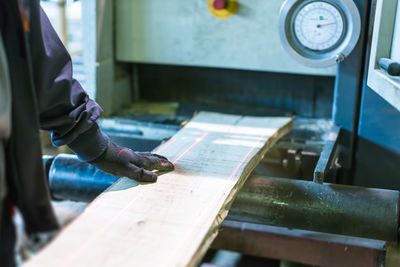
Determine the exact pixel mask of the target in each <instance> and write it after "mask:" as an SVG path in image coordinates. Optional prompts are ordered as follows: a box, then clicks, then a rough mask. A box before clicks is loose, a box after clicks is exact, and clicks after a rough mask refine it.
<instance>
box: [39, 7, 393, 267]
mask: <svg viewBox="0 0 400 267" xmlns="http://www.w3.org/2000/svg"><path fill="white" fill-rule="evenodd" d="M398 2H399V3H398ZM82 4H83V11H84V14H85V15H84V17H85V19H87V20H88V23H85V29H84V32H86V33H87V34H85V37H86V39H85V42H87V45H85V47H87V48H92V49H86V50H85V57H84V61H85V65H86V67H85V69H87V70H88V78H87V84H86V87H87V88H96V90H93V91H92V92H91V94H92V96H93V97H94V98H95V99H96V100H97V101H98V102H99V103H100V104H101V105H102V106H103V107H104V109H105V111H106V113H107V114H109V115H110V117H109V118H105V119H103V120H102V121H101V122H100V126H101V128H102V129H103V131H105V132H106V133H108V134H109V135H110V137H111V139H112V140H114V141H115V142H117V143H119V144H121V145H124V146H127V147H130V148H132V149H134V150H139V151H146V150H152V149H154V148H155V147H156V146H158V145H159V144H160V143H161V142H162V141H163V140H164V139H167V138H170V137H171V136H172V135H173V134H174V133H175V132H176V131H178V129H179V126H180V125H181V124H182V123H184V121H186V120H187V119H190V117H191V116H192V115H193V114H194V112H196V111H199V110H208V111H218V112H223V113H234V114H245V115H256V116H257V115H268V116H273V115H295V116H296V120H295V127H294V129H293V131H292V132H291V133H289V134H288V135H287V136H285V137H284V138H283V139H282V140H280V141H279V142H278V144H277V145H275V147H274V149H272V151H271V152H269V153H268V154H267V155H266V156H265V159H264V160H263V162H262V163H261V164H260V165H259V166H258V167H257V168H256V170H255V171H254V172H253V174H252V175H251V177H250V178H249V180H248V182H247V183H246V185H245V186H244V188H243V190H242V191H241V192H240V193H239V195H238V197H237V199H236V201H235V203H234V204H233V206H232V209H231V210H230V213H229V215H228V219H227V220H226V221H225V222H224V223H223V226H222V228H223V231H221V232H220V234H219V236H218V237H217V239H216V241H215V242H214V244H213V248H215V249H228V250H232V251H237V252H241V253H243V254H246V255H253V256H258V257H265V258H272V259H277V260H287V261H292V262H300V263H303V264H310V265H318V266H383V265H385V266H400V256H399V251H398V242H399V236H398V230H399V215H400V214H399V210H400V207H399V191H398V190H399V189H400V171H399V166H400V112H399V110H400V105H399V103H400V97H399V96H400V93H399V92H400V78H399V77H395V76H391V75H389V74H388V73H387V72H385V71H384V70H382V69H380V67H379V65H378V61H379V59H380V58H391V59H392V60H394V61H396V60H397V61H399V60H400V58H399V55H400V54H399V51H400V40H399V38H397V37H398V36H400V19H399V18H400V1H398V0H390V1H389V0H368V1H365V0H354V1H353V0H321V1H317V0H286V1H283V0H276V1H265V0H253V1H242V0H196V1H179V0H170V1H163V0H148V1H141V0H118V1H115V3H114V1H111V0H100V1H84V2H83V3H82ZM396 15H397V16H396ZM124 106H126V107H128V108H123V107H124ZM111 115H112V116H111ZM44 163H45V166H46V168H47V170H48V173H49V185H50V188H51V191H52V194H53V197H54V198H55V199H57V200H66V199H67V200H74V201H84V202H90V201H91V200H93V199H94V198H95V197H96V196H97V195H98V194H100V193H101V192H102V191H103V190H105V189H106V188H107V187H108V186H109V185H111V184H112V183H113V182H115V181H116V179H117V178H116V177H112V176H110V175H107V174H105V173H102V172H100V171H98V170H96V169H94V168H93V167H91V166H90V165H88V164H85V163H82V162H80V161H78V160H77V159H76V158H75V157H73V156H69V155H59V156H57V157H55V158H52V157H45V161H44Z"/></svg>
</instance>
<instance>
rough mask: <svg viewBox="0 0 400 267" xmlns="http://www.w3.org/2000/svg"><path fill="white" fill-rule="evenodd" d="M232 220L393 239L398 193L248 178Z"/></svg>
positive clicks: (396, 219) (394, 237)
mask: <svg viewBox="0 0 400 267" xmlns="http://www.w3.org/2000/svg"><path fill="white" fill-rule="evenodd" d="M228 218H229V219H231V220H238V221H245V222H251V223H259V224H267V225H274V226H280V227H287V228H295V229H304V230H311V231H317V232H326V233H333V234H341V235H350V236H358V237H365V238H371V239H379V240H386V241H396V240H397V235H398V225H399V192H398V191H394V190H384V189H372V188H364V187H356V186H346V185H338V184H317V183H314V182H308V181H301V180H291V179H282V178H266V177H251V178H250V179H249V180H248V181H247V182H246V184H245V185H244V187H243V189H242V190H241V191H240V193H239V194H238V196H237V198H236V200H235V202H234V203H233V204H232V207H231V209H230V211H229V215H228Z"/></svg>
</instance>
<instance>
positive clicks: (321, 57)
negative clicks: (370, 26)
mask: <svg viewBox="0 0 400 267" xmlns="http://www.w3.org/2000/svg"><path fill="white" fill-rule="evenodd" d="M307 2H309V3H312V2H326V3H328V4H332V5H334V6H336V7H339V8H340V9H341V12H342V13H343V14H344V16H345V19H346V27H347V29H346V33H345V36H344V38H343V39H342V42H341V44H339V45H338V46H337V47H336V48H334V49H333V50H331V51H328V52H326V53H321V54H319V53H315V54H313V55H312V56H310V54H312V53H311V52H310V50H309V49H307V48H305V47H301V46H300V45H297V44H295V43H296V42H295V40H294V39H295V37H294V36H292V32H291V25H290V24H291V21H292V17H293V15H294V14H295V11H296V10H295V9H296V8H297V7H299V6H301V5H302V4H303V3H307ZM360 32H361V17H360V13H359V12H358V8H357V6H356V5H355V3H354V1H353V0H336V1H328V0H320V1H318V0H285V2H284V3H283V4H282V7H281V10H280V13H279V35H280V39H281V42H282V45H283V48H284V49H285V50H286V51H287V52H288V53H289V54H290V55H291V56H292V57H293V58H295V59H296V60H297V61H299V62H300V63H302V64H304V65H306V66H309V67H328V66H332V65H335V64H336V63H337V59H338V57H347V56H348V55H349V54H350V53H351V52H352V51H353V49H354V47H355V46H356V44H357V42H358V39H359V37H360Z"/></svg>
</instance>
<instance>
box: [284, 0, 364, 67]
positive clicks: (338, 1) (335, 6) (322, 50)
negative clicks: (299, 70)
mask: <svg viewBox="0 0 400 267" xmlns="http://www.w3.org/2000/svg"><path fill="white" fill-rule="evenodd" d="M360 24H361V19H360V14H359V12H358V9H357V7H356V5H355V4H354V2H353V1H352V0H335V1H330V0H322V1H316V0H286V1H285V2H284V3H283V5H282V8H281V12H280V24H279V33H280V37H281V41H282V44H283V46H284V48H285V49H286V51H287V52H288V53H289V54H290V55H292V57H294V58H295V59H297V60H298V61H299V62H301V63H303V64H305V65H307V66H311V67H325V66H330V65H334V64H336V63H339V62H341V61H343V60H344V59H345V57H346V56H348V55H349V54H350V53H351V51H352V50H353V49H354V47H355V45H356V44H357V41H358V38H359V36H360V26H361V25H360Z"/></svg>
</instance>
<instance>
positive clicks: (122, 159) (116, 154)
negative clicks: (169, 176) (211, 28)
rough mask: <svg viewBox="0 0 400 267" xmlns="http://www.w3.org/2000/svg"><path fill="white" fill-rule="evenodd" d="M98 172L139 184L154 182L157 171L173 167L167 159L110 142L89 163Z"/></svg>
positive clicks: (170, 169) (169, 169)
mask: <svg viewBox="0 0 400 267" xmlns="http://www.w3.org/2000/svg"><path fill="white" fill-rule="evenodd" d="M89 163H91V164H93V165H95V166H96V167H97V168H99V169H100V170H102V171H104V172H107V173H110V174H112V175H114V176H117V177H128V178H131V179H134V180H136V181H139V182H155V181H157V174H156V173H155V172H153V171H154V170H158V171H172V170H173V169H174V165H173V164H172V163H171V162H169V161H168V159H167V158H165V157H163V156H160V155H157V154H151V153H141V152H138V153H135V152H133V151H132V150H130V149H128V148H123V147H120V146H118V145H116V144H114V143H112V142H110V144H109V145H108V148H107V150H106V151H105V152H104V154H103V155H101V156H100V157H99V158H97V159H95V160H93V161H91V162H89Z"/></svg>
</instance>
